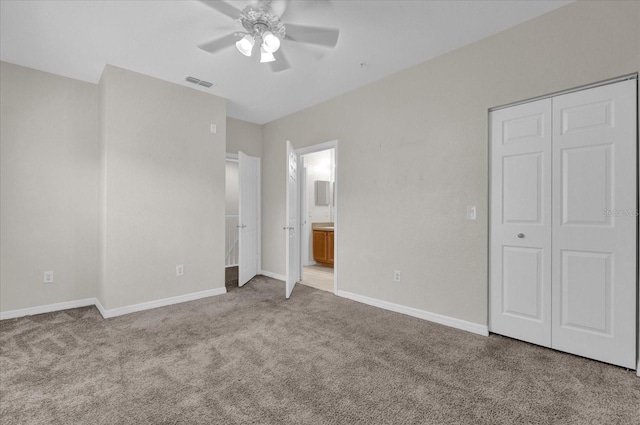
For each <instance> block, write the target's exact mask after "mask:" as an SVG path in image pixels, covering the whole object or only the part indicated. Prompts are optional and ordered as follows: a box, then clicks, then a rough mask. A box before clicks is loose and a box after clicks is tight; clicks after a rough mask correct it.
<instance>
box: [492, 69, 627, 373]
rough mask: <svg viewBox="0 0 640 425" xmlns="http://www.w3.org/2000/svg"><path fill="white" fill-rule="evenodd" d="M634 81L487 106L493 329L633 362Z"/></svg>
mask: <svg viewBox="0 0 640 425" xmlns="http://www.w3.org/2000/svg"><path fill="white" fill-rule="evenodd" d="M636 90H637V88H636V80H629V81H623V82H619V83H615V84H609V85H605V86H600V87H596V88H592V89H588V90H583V91H577V92H573V93H569V94H565V95H560V96H556V97H553V98H548V99H543V100H539V101H535V102H531V103H526V104H523V105H518V106H514V107H511V108H505V109H501V110H497V111H494V112H492V113H491V145H492V146H491V148H492V151H491V159H492V170H491V247H490V258H491V260H490V269H491V273H490V274H491V278H490V318H489V319H490V329H491V331H492V332H495V333H499V334H503V335H507V336H510V337H513V338H517V339H521V340H524V341H528V342H532V343H535V344H540V345H544V346H547V347H551V348H554V349H558V350H562V351H566V352H569V353H573V354H577V355H581V356H584V357H589V358H592V359H596V360H600V361H604V362H607V363H612V364H616V365H620V366H624V367H627V368H631V369H635V367H636V366H635V358H636V353H635V351H636V335H637V333H636V300H637V296H636V287H637V283H636V270H637V262H638V253H637V221H638V218H637V193H638V189H637V158H638V156H637V155H638V153H637V136H636V131H637V119H636Z"/></svg>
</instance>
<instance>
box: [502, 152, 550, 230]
mask: <svg viewBox="0 0 640 425" xmlns="http://www.w3.org/2000/svg"><path fill="white" fill-rule="evenodd" d="M502 162H503V172H502V190H503V195H502V208H503V212H502V220H503V221H502V222H503V224H504V223H514V224H515V223H531V224H541V220H542V211H541V208H542V199H541V196H542V192H541V190H540V188H541V187H542V156H541V153H540V152H536V153H531V154H526V155H513V156H505V157H503V158H502Z"/></svg>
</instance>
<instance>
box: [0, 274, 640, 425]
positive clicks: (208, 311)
mask: <svg viewBox="0 0 640 425" xmlns="http://www.w3.org/2000/svg"><path fill="white" fill-rule="evenodd" d="M0 343H1V345H0V378H1V379H0V396H1V399H0V422H2V424H5V425H9V424H21V425H22V424H367V425H369V424H510V425H511V424H579V425H585V424H637V423H638V420H639V418H640V379H639V378H638V377H636V376H635V373H634V372H630V371H626V370H624V369H621V368H618V367H614V366H610V365H606V364H603V363H599V362H595V361H591V360H587V359H583V358H580V357H576V356H572V355H569V354H564V353H560V352H555V351H552V350H549V349H545V348H541V347H537V346H533V345H529V344H526V343H522V342H519V341H515V340H512V339H509V338H504V337H501V336H496V335H492V336H490V337H482V336H478V335H474V334H471V333H468V332H464V331H459V330H456V329H451V328H448V327H445V326H441V325H437V324H433V323H429V322H426V321H423V320H420V319H416V318H412V317H408V316H404V315H401V314H397V313H393V312H388V311H385V310H380V309H377V308H374V307H370V306H367V305H364V304H359V303H356V302H353V301H350V300H347V299H342V298H338V297H336V296H334V295H332V294H330V293H328V292H324V291H319V290H316V289H313V288H310V287H306V286H302V285H298V286H296V288H295V290H294V293H293V295H292V297H291V299H289V300H285V298H284V286H283V284H282V283H281V282H279V281H275V280H272V279H269V278H265V277H257V278H255V279H253V280H252V281H251V282H249V283H248V284H247V285H245V286H244V287H242V288H239V289H236V290H233V291H232V292H230V293H228V294H226V295H222V296H217V297H212V298H207V299H202V300H198V301H193V302H189V303H183V304H179V305H174V306H169V307H163V308H158V309H155V310H149V311H145V312H139V313H133V314H129V315H126V316H120V317H116V318H112V319H106V320H105V319H102V318H101V316H100V314H99V313H98V311H97V310H96V309H95V308H93V307H87V308H78V309H73V310H67V311H64V312H57V313H49V314H42V315H38V316H31V317H24V318H20V319H11V320H5V321H2V322H1V324H0Z"/></svg>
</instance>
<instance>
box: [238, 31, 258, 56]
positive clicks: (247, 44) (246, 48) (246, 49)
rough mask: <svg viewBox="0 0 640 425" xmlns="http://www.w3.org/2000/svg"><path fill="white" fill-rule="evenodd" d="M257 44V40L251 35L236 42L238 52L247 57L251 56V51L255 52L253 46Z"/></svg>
mask: <svg viewBox="0 0 640 425" xmlns="http://www.w3.org/2000/svg"><path fill="white" fill-rule="evenodd" d="M255 43H256V40H255V39H254V38H253V37H252V36H251V35H249V34H247V35H245V36H244V37H242V39H241V40H240V41H238V42H236V47H237V48H238V51H239V52H240V53H242V54H243V55H245V56H251V50H253V45H254V44H255Z"/></svg>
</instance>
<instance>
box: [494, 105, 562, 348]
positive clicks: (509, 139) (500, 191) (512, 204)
mask: <svg viewBox="0 0 640 425" xmlns="http://www.w3.org/2000/svg"><path fill="white" fill-rule="evenodd" d="M490 118H491V200H490V203H491V205H490V209H491V223H490V224H491V245H490V258H491V263H490V301H489V302H490V309H489V327H490V330H491V332H495V333H499V334H502V335H506V336H510V337H512V338H517V339H520V340H523V341H527V342H531V343H534V344H539V345H544V346H547V347H549V346H550V345H551V179H550V177H551V99H543V100H539V101H536V102H531V103H526V104H523V105H518V106H514V107H511V108H507V109H501V110H497V111H493V112H491V117H490Z"/></svg>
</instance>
